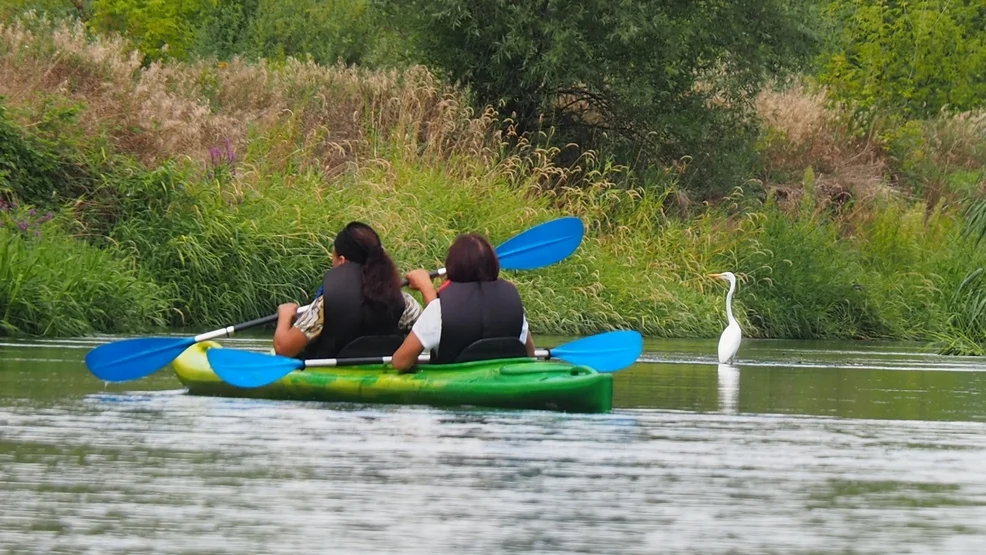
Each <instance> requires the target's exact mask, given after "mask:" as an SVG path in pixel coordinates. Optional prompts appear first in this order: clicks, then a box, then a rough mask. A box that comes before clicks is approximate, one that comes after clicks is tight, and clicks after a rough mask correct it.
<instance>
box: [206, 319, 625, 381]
mask: <svg viewBox="0 0 986 555" xmlns="http://www.w3.org/2000/svg"><path fill="white" fill-rule="evenodd" d="M643 348H644V341H643V338H642V337H641V336H640V334H639V333H638V332H636V331H611V332H606V333H601V334H598V335H593V336H590V337H585V338H583V339H577V340H575V341H572V342H570V343H565V344H564V345H559V346H558V347H555V348H553V349H538V350H536V351H534V356H535V357H536V358H542V359H552V358H556V359H561V360H564V361H566V362H568V363H570V364H578V365H583V366H590V367H592V368H595V369H596V371H598V372H604V373H609V372H616V371H617V370H622V369H623V368H626V367H627V366H630V365H631V364H633V363H634V362H636V360H637V357H639V356H640V353H641V351H643ZM206 357H207V358H208V359H209V365H210V366H212V370H213V372H215V373H216V375H217V376H219V377H220V378H221V379H222V380H223V381H224V382H226V383H229V384H232V385H235V386H237V387H243V388H252V387H262V386H265V385H268V384H271V383H274V382H276V381H277V380H279V379H281V378H283V377H284V376H287V375H288V374H290V373H291V372H293V371H294V370H302V369H304V368H317V367H325V366H332V367H334V366H356V365H360V364H387V363H389V362H390V360H391V358H392V357H389V356H385V357H359V358H322V359H313V360H299V359H296V358H289V357H282V356H277V355H268V354H265V353H257V352H253V351H240V350H237V349H209V350H208V351H207V352H206ZM430 359H431V357H430V356H429V355H421V356H420V357H418V362H420V363H427V362H429V361H430Z"/></svg>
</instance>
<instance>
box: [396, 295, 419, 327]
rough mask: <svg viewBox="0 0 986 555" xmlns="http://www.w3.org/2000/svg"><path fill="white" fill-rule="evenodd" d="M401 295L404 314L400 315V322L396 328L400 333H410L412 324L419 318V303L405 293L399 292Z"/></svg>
mask: <svg viewBox="0 0 986 555" xmlns="http://www.w3.org/2000/svg"><path fill="white" fill-rule="evenodd" d="M401 294H402V295H404V314H402V315H401V320H400V322H399V323H398V324H397V326H398V327H399V328H400V330H401V333H411V328H412V327H414V323H415V322H417V321H418V318H420V317H421V311H422V308H421V303H419V302H418V300H417V299H415V298H414V297H412V296H411V294H410V293H408V292H407V291H401Z"/></svg>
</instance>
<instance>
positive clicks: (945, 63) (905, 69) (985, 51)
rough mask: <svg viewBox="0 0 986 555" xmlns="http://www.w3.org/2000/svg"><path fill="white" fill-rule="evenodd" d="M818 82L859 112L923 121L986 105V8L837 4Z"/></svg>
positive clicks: (959, 0)
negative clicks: (894, 113)
mask: <svg viewBox="0 0 986 555" xmlns="http://www.w3.org/2000/svg"><path fill="white" fill-rule="evenodd" d="M827 16H828V17H829V18H830V19H831V20H832V21H833V22H834V24H835V26H836V28H837V29H838V31H837V34H836V36H835V37H834V38H833V39H832V44H831V45H830V49H829V52H828V53H827V54H826V61H825V63H824V68H823V69H822V71H821V73H820V75H819V79H820V81H821V82H822V83H825V84H827V85H829V88H830V90H831V92H832V94H833V95H834V97H835V98H836V99H838V100H842V101H846V102H850V103H853V104H855V105H857V106H858V107H859V108H861V109H863V110H869V109H874V108H876V109H884V110H895V111H899V112H900V113H901V115H902V116H905V117H906V116H912V117H930V116H934V115H936V114H937V113H938V112H939V111H940V110H941V109H942V108H945V107H948V108H949V109H952V110H968V109H971V108H975V107H978V106H982V105H983V103H984V102H986V72H984V71H983V68H984V67H986V26H984V24H983V22H984V21H986V5H984V4H983V3H982V2H981V1H979V0H956V1H954V2H941V1H939V0H911V1H903V0H875V1H874V0H836V1H834V2H831V4H830V5H829V9H828V11H827Z"/></svg>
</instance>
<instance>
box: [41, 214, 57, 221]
mask: <svg viewBox="0 0 986 555" xmlns="http://www.w3.org/2000/svg"><path fill="white" fill-rule="evenodd" d="M54 217H55V215H54V214H52V213H51V212H48V213H47V214H45V217H44V218H42V219H41V221H42V222H47V221H51V219H52V218H54Z"/></svg>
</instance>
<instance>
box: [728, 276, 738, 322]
mask: <svg viewBox="0 0 986 555" xmlns="http://www.w3.org/2000/svg"><path fill="white" fill-rule="evenodd" d="M735 290H736V282H735V281H730V282H729V293H726V320H728V321H729V325H733V324H736V318H733V291H735Z"/></svg>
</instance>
